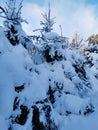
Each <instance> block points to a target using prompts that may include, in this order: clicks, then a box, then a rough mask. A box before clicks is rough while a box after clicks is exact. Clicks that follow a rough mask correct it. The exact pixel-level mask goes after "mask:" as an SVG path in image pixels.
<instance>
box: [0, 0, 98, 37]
mask: <svg viewBox="0 0 98 130" xmlns="http://www.w3.org/2000/svg"><path fill="white" fill-rule="evenodd" d="M49 1H50V3H51V15H52V17H56V19H55V21H56V24H55V25H54V31H55V32H57V33H60V28H59V25H62V30H63V35H64V36H67V37H73V35H74V33H75V32H79V34H80V35H81V37H88V36H89V35H91V34H96V33H98V11H97V8H98V0H24V2H23V9H22V16H23V18H24V19H27V21H28V22H29V24H28V25H27V24H23V29H24V30H25V32H27V33H28V34H32V33H33V31H32V30H34V29H36V28H40V21H41V20H42V19H43V18H42V15H41V13H44V12H45V11H47V8H48V2H49ZM0 2H1V3H2V2H3V3H4V0H0Z"/></svg>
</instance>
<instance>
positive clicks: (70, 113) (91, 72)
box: [0, 29, 98, 130]
mask: <svg viewBox="0 0 98 130" xmlns="http://www.w3.org/2000/svg"><path fill="white" fill-rule="evenodd" d="M45 37H46V38H47V39H51V40H53V39H54V38H57V37H58V34H56V33H53V32H52V33H46V34H45ZM60 44H61V43H60ZM60 44H58V43H55V44H53V43H52V42H51V43H49V44H48V45H49V47H50V46H51V50H50V52H49V55H51V56H52V58H54V56H55V53H54V52H55V49H56V51H57V52H58V55H59V53H60V54H61V55H62V56H63V59H59V60H57V59H56V60H54V61H52V62H49V63H48V62H47V61H46V60H45V57H44V56H43V53H42V52H43V51H44V49H45V48H44V47H43V45H42V44H41V45H38V49H39V50H40V51H39V50H38V51H39V52H37V54H36V55H33V56H35V59H33V58H31V56H30V55H29V54H28V52H27V50H26V49H25V48H24V47H23V46H22V45H21V44H19V45H16V46H14V47H13V46H12V45H11V44H10V42H9V41H8V40H7V38H6V37H5V35H4V30H3V29H0V104H1V105H0V122H1V125H0V130H8V128H9V125H12V128H13V130H21V129H22V130H31V129H32V127H33V126H32V116H33V114H32V111H33V109H32V106H33V105H34V104H36V102H42V103H40V105H38V107H39V109H40V106H41V105H43V101H44V100H45V99H47V98H48V102H47V104H48V105H50V107H51V109H52V110H51V118H52V119H53V120H54V122H55V124H56V125H57V127H58V129H59V130H65V128H66V129H67V130H93V129H94V130H98V123H97V118H98V110H97V109H98V101H97V100H96V99H97V98H98V86H97V85H98V79H96V77H95V74H97V73H98V72H97V66H96V64H97V57H96V56H94V57H95V58H94V63H95V64H94V66H92V67H91V68H89V67H88V66H84V68H83V69H85V70H86V72H85V73H86V76H87V77H86V78H84V77H83V75H82V74H81V72H80V74H81V75H82V76H81V75H79V72H77V71H76V70H75V68H74V65H78V67H80V68H81V67H82V65H84V64H83V61H84V57H83V56H82V54H81V53H79V51H77V50H69V48H67V49H65V50H64V49H62V47H61V46H60ZM33 56H32V57H33ZM36 60H38V61H37V62H36ZM78 71H79V70H78ZM86 83H89V84H90V85H91V86H90V87H88V86H87V85H86ZM20 86H23V87H24V88H23V90H21V91H20V92H16V91H15V87H20ZM49 86H50V87H51V89H52V90H53V93H52V94H54V98H55V102H54V103H51V100H49V97H48V96H49V95H48V94H47V93H48V90H49ZM47 95H48V96H47ZM16 97H18V100H19V104H18V105H19V106H18V108H17V109H16V110H13V105H14V102H15V98H16ZM45 103H46V102H44V105H45ZM21 105H24V106H27V107H28V109H29V114H28V117H27V121H26V123H25V124H24V125H20V124H18V123H13V124H11V123H12V122H11V123H10V121H11V120H10V119H9V118H10V116H13V115H14V117H15V116H17V115H19V114H20V113H21V111H20V109H19V108H20V106H21ZM90 105H93V106H94V112H93V113H89V114H87V115H84V112H85V110H86V107H89V108H90V107H91V106H90ZM40 114H41V116H40V120H41V121H42V122H43V123H44V124H45V123H46V119H45V113H44V111H42V113H40Z"/></svg>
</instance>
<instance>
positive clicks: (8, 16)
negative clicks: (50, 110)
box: [0, 0, 33, 52]
mask: <svg viewBox="0 0 98 130" xmlns="http://www.w3.org/2000/svg"><path fill="white" fill-rule="evenodd" d="M22 3H23V0H21V1H20V2H19V4H18V5H16V4H17V3H16V0H8V2H6V7H5V8H3V7H0V10H1V12H0V17H2V18H4V26H5V35H6V37H7V38H8V40H9V41H10V43H11V44H12V45H13V46H15V45H18V44H20V43H21V44H22V45H23V46H24V47H25V48H26V49H27V50H28V51H29V52H32V50H33V43H32V40H31V38H30V37H29V36H27V35H26V34H25V32H24V31H23V30H22V25H21V23H22V22H26V20H24V19H22V18H21V9H22Z"/></svg>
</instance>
